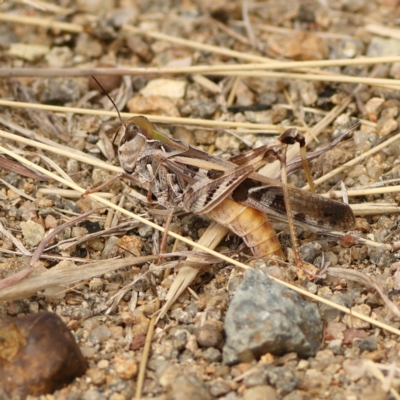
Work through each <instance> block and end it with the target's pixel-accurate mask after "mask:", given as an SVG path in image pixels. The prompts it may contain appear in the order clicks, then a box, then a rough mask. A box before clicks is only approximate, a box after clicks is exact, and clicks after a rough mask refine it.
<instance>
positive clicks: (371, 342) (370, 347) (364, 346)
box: [354, 336, 378, 351]
mask: <svg viewBox="0 0 400 400" xmlns="http://www.w3.org/2000/svg"><path fill="white" fill-rule="evenodd" d="M354 344H355V345H356V346H357V347H358V348H359V349H360V350H362V351H374V350H376V349H377V348H378V342H377V339H376V337H375V336H370V337H367V338H365V339H361V340H357V339H356V340H354Z"/></svg>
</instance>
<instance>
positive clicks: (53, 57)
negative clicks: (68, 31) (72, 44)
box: [45, 46, 73, 68]
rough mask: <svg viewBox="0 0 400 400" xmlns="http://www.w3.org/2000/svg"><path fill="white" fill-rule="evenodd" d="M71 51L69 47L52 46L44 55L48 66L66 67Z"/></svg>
mask: <svg viewBox="0 0 400 400" xmlns="http://www.w3.org/2000/svg"><path fill="white" fill-rule="evenodd" d="M72 58H73V53H72V51H71V49H70V48H69V47H66V46H60V47H57V46H55V47H53V48H52V49H51V50H50V51H49V52H48V53H47V54H46V56H45V60H46V61H47V64H48V67H49V68H66V67H68V66H70V65H71V63H72Z"/></svg>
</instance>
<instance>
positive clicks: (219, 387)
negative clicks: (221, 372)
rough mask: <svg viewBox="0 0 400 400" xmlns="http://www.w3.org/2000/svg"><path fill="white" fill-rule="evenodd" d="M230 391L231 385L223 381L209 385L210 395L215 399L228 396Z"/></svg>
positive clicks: (216, 381)
mask: <svg viewBox="0 0 400 400" xmlns="http://www.w3.org/2000/svg"><path fill="white" fill-rule="evenodd" d="M230 390H231V388H230V385H229V383H228V382H226V381H223V380H222V379H216V380H214V381H212V382H210V385H209V391H210V394H211V395H212V396H214V397H221V396H223V395H224V394H227V393H228V392H229V391H230Z"/></svg>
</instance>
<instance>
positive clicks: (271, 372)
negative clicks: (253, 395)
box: [268, 366, 301, 396]
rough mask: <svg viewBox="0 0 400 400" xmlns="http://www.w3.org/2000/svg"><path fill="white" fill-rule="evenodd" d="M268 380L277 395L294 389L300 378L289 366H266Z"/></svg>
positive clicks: (282, 394)
mask: <svg viewBox="0 0 400 400" xmlns="http://www.w3.org/2000/svg"><path fill="white" fill-rule="evenodd" d="M268 381H269V383H270V384H271V386H273V387H274V388H275V389H276V390H277V392H278V394H279V395H281V396H284V395H285V394H288V393H290V392H291V391H293V390H294V389H296V388H297V387H298V386H299V385H300V383H301V378H300V377H299V376H298V375H297V374H296V372H295V371H294V370H293V369H292V368H290V367H285V366H283V367H275V366H272V367H268Z"/></svg>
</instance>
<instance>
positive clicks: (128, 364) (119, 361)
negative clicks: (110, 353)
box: [114, 357, 138, 379]
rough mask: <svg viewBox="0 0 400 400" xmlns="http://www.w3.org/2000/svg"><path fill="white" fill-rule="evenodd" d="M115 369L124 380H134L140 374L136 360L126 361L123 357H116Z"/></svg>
mask: <svg viewBox="0 0 400 400" xmlns="http://www.w3.org/2000/svg"><path fill="white" fill-rule="evenodd" d="M114 369H115V372H116V373H117V374H118V376H119V377H120V378H122V379H132V378H134V377H135V376H136V375H137V372H138V366H137V362H136V361H135V360H125V359H123V358H121V357H114Z"/></svg>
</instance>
